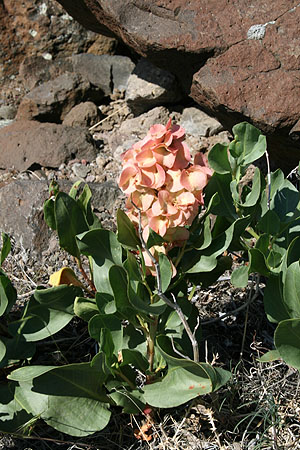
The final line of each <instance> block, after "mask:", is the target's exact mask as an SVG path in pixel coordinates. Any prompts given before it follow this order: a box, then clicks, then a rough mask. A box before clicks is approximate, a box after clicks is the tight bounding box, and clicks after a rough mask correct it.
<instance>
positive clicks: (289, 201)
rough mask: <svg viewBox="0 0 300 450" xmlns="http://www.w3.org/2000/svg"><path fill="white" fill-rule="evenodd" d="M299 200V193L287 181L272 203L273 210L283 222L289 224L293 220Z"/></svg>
mask: <svg viewBox="0 0 300 450" xmlns="http://www.w3.org/2000/svg"><path fill="white" fill-rule="evenodd" d="M299 200H300V194H299V191H298V190H297V189H296V188H295V186H294V185H293V184H292V183H291V182H289V181H288V180H286V179H285V180H284V183H283V184H282V186H281V188H280V189H279V190H277V191H276V193H275V195H274V197H273V199H272V201H271V209H273V210H274V211H275V212H276V214H277V215H278V217H279V219H280V221H281V222H283V223H287V222H289V221H291V220H292V218H293V216H294V213H295V210H296V208H297V206H298V203H299Z"/></svg>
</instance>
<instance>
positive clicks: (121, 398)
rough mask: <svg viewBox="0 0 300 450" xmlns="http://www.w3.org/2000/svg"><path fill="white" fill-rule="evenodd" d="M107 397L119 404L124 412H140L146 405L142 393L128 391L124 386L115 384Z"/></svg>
mask: <svg viewBox="0 0 300 450" xmlns="http://www.w3.org/2000/svg"><path fill="white" fill-rule="evenodd" d="M109 397H110V398H111V399H112V400H113V401H114V402H115V403H116V405H118V406H121V407H122V408H123V409H122V411H123V413H125V414H141V413H143V410H144V408H145V406H146V402H145V400H144V396H143V394H142V393H141V392H140V391H138V390H134V391H129V390H127V389H126V388H125V387H124V386H116V387H115V390H114V391H113V392H111V393H110V394H109Z"/></svg>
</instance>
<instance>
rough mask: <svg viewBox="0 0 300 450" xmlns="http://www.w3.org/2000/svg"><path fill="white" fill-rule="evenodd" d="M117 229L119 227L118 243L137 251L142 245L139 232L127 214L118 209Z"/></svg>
mask: <svg viewBox="0 0 300 450" xmlns="http://www.w3.org/2000/svg"><path fill="white" fill-rule="evenodd" d="M117 227H118V241H119V242H120V243H121V244H122V245H124V246H125V247H129V248H132V249H137V248H138V247H139V246H140V245H141V242H140V239H139V237H138V235H137V231H136V229H135V227H134V225H133V223H132V222H131V220H130V219H129V218H128V216H127V214H125V213H124V211H122V209H118V211H117Z"/></svg>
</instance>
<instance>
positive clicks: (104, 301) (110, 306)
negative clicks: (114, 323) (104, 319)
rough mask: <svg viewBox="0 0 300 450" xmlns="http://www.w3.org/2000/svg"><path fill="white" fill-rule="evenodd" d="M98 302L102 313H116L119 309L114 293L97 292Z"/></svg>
mask: <svg viewBox="0 0 300 450" xmlns="http://www.w3.org/2000/svg"><path fill="white" fill-rule="evenodd" d="M96 304H97V307H98V309H99V312H100V314H114V313H115V312H116V311H117V308H116V304H115V300H114V297H113V295H111V294H106V293H105V292H96Z"/></svg>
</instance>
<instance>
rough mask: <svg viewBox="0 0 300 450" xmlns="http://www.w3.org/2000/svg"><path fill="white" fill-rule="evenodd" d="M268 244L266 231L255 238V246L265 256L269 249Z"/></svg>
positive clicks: (268, 239)
mask: <svg viewBox="0 0 300 450" xmlns="http://www.w3.org/2000/svg"><path fill="white" fill-rule="evenodd" d="M269 245H270V236H269V235H268V234H266V233H264V234H261V235H260V236H259V238H258V239H257V241H256V243H255V248H256V249H258V250H260V251H261V252H262V253H263V255H264V256H265V258H267V257H268V255H269V253H270V250H269Z"/></svg>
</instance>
